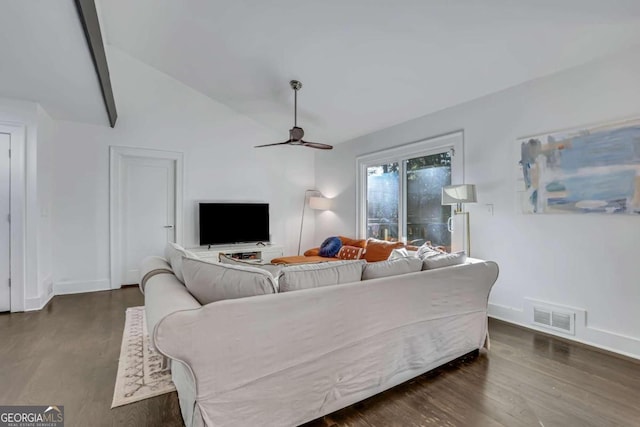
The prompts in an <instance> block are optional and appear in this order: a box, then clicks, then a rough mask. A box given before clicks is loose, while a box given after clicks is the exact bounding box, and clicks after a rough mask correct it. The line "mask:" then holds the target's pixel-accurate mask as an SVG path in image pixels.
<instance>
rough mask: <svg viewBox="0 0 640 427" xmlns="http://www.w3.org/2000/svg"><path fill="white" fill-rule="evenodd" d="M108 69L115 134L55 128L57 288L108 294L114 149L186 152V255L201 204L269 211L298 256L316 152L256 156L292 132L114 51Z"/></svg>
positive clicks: (288, 249)
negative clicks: (233, 203)
mask: <svg viewBox="0 0 640 427" xmlns="http://www.w3.org/2000/svg"><path fill="white" fill-rule="evenodd" d="M108 59H109V67H110V72H111V79H112V84H113V88H114V95H115V98H116V104H117V108H118V115H119V118H118V123H117V125H116V127H115V128H114V129H111V128H109V127H107V126H106V125H105V126H95V125H87V124H80V123H75V122H65V121H60V122H57V124H56V129H55V141H54V147H55V148H54V150H53V156H52V161H53V164H52V170H53V197H52V206H51V214H52V238H53V271H54V287H55V288H56V289H57V290H58V291H60V290H64V291H65V292H75V291H78V292H80V291H86V290H97V289H106V288H108V286H109V283H108V282H109V146H110V145H119V146H130V147H146V148H154V149H165V150H172V151H181V152H184V154H185V156H184V158H185V205H184V206H185V208H184V219H185V224H184V226H185V230H184V236H185V240H184V244H185V246H187V247H189V246H195V245H197V235H196V233H197V224H195V206H196V204H195V203H196V201H197V200H203V199H204V200H242V201H266V202H268V203H270V213H271V234H272V241H273V242H274V243H276V244H282V245H284V246H285V253H286V254H292V253H294V251H295V249H296V248H297V239H298V230H299V229H298V227H299V219H300V216H299V215H300V212H299V211H300V207H301V206H300V205H301V203H302V199H301V198H302V195H303V193H304V189H305V188H312V187H313V184H314V175H313V169H314V159H313V153H312V150H307V149H304V148H301V147H275V148H270V149H259V150H258V149H254V148H252V147H253V146H254V145H257V144H261V143H270V142H278V141H281V140H283V139H284V138H285V137H286V132H287V129H283V130H282V133H276V132H273V131H271V130H269V129H267V128H265V127H264V126H262V125H259V124H257V123H256V122H253V121H251V120H250V119H248V118H246V117H244V116H242V115H240V114H237V113H236V112H234V111H233V110H231V109H229V108H227V107H226V106H224V105H223V104H220V103H218V102H215V101H213V100H211V99H210V98H208V97H205V96H204V95H202V94H200V93H198V92H196V91H194V90H192V89H190V88H189V87H187V86H185V85H183V84H181V83H179V82H178V81H176V80H174V79H172V78H171V77H169V76H167V75H165V74H162V73H160V72H158V71H157V70H155V69H154V68H152V67H149V66H147V65H145V64H143V63H141V62H139V61H138V60H136V59H134V58H132V57H130V56H128V55H127V54H125V53H123V52H121V51H119V50H118V49H116V48H114V47H108ZM105 123H106V118H105ZM310 227H312V224H310Z"/></svg>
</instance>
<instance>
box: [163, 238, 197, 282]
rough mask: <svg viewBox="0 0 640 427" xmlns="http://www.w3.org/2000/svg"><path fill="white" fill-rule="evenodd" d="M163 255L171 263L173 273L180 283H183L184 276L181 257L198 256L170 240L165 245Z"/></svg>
mask: <svg viewBox="0 0 640 427" xmlns="http://www.w3.org/2000/svg"><path fill="white" fill-rule="evenodd" d="M164 257H165V258H166V259H167V261H168V262H169V264H170V265H171V269H172V270H173V274H175V275H176V277H177V278H178V280H180V281H181V282H182V283H184V276H183V274H182V258H183V257H188V258H198V256H197V255H196V254H194V253H193V252H190V251H188V250H186V249H185V248H183V247H182V246H180V245H178V244H177V243H172V242H169V243H167V246H165V248H164Z"/></svg>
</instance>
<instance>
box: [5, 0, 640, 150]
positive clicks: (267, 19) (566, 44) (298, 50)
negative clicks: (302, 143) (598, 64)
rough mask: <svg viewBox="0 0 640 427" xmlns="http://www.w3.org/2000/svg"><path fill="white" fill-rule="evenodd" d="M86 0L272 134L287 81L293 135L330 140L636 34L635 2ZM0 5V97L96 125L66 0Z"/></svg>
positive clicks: (88, 75)
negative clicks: (296, 88) (296, 83)
mask: <svg viewBox="0 0 640 427" xmlns="http://www.w3.org/2000/svg"><path fill="white" fill-rule="evenodd" d="M97 1H98V0H97ZM98 6H99V10H101V21H102V25H103V35H104V36H105V37H106V39H107V42H108V43H109V44H112V45H114V46H116V47H118V48H120V49H121V50H123V51H125V52H127V53H129V54H130V55H132V56H133V57H136V58H138V59H139V60H141V61H143V62H145V63H147V64H149V65H151V66H153V67H155V68H157V69H158V70H160V71H162V72H164V73H166V74H168V75H170V76H172V77H174V78H176V79H178V80H180V81H182V82H183V83H185V84H186V85H188V86H190V87H192V88H194V89H196V90H198V91H200V92H202V93H204V94H206V95H208V96H209V97H211V98H213V99H215V100H217V101H220V102H223V103H225V104H227V105H228V106H230V107H231V108H233V109H235V110H237V111H238V112H241V113H243V114H246V115H247V116H249V117H252V118H253V119H255V120H256V121H258V122H260V123H262V124H264V125H266V126H268V127H271V128H273V129H275V130H277V131H279V132H281V133H282V139H283V140H284V139H286V137H287V136H288V135H287V130H288V129H289V128H290V127H291V125H292V121H293V117H292V109H293V96H292V92H291V89H290V88H289V85H288V81H289V80H290V79H292V78H296V79H299V80H301V81H302V82H303V85H304V87H303V89H302V90H301V92H300V96H299V125H301V126H302V127H304V128H305V131H306V138H305V139H308V140H311V141H318V142H326V143H330V144H335V143H339V142H341V141H345V140H348V139H351V138H353V137H356V136H359V135H362V134H366V133H369V132H372V131H375V130H378V129H381V128H385V127H388V126H391V125H393V124H397V123H400V122H403V121H406V120H409V119H411V118H414V117H418V116H422V115H425V114H428V113H431V112H434V111H438V110H441V109H443V108H447V107H450V106H453V105H456V104H459V103H461V102H465V101H468V100H471V99H474V98H477V97H479V96H482V95H485V94H489V93H492V92H496V91H498V90H501V89H504V88H507V87H509V86H513V85H516V84H519V83H522V82H525V81H527V80H531V79H533V78H536V77H540V76H543V75H547V74H551V73H553V72H556V71H559V70H562V69H566V68H569V67H572V66H575V65H578V64H582V63H584V62H587V61H589V60H592V59H594V58H597V57H599V56H602V55H605V54H607V53H610V52H614V51H617V50H621V49H624V48H627V47H629V46H632V45H634V44H637V43H638V42H637V40H640V1H638V0H607V1H601V0H518V1H513V0H483V1H478V0H456V1H453V0H449V1H447V0H393V1H392V0H324V1H313V0H270V1H265V0H224V1H223V0H188V1H175V0H135V1H131V0H99V3H98ZM0 7H1V11H0V37H1V40H2V43H0V96H5V97H15V98H21V99H30V100H34V101H38V102H40V103H41V104H42V105H43V106H44V107H45V108H46V109H47V110H48V111H49V112H50V113H51V114H52V115H53V116H54V117H56V118H62V119H70V120H77V121H85V122H91V123H101V124H106V123H107V116H106V111H105V109H104V105H103V101H102V97H101V95H100V92H99V87H98V83H97V78H96V76H95V71H94V69H93V64H92V62H91V59H90V56H89V52H88V49H87V46H86V41H85V39H84V34H83V33H82V29H81V27H80V24H79V22H78V18H77V14H76V11H75V6H74V2H73V0H56V1H45V0H29V1H15V0H0ZM168 101H170V100H168ZM116 102H117V98H116ZM265 142H271V141H265Z"/></svg>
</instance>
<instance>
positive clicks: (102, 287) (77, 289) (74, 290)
mask: <svg viewBox="0 0 640 427" xmlns="http://www.w3.org/2000/svg"><path fill="white" fill-rule="evenodd" d="M108 290H111V283H110V281H109V279H100V280H76V281H65V282H55V283H54V284H53V293H54V294H55V295H67V294H80V293H84V292H98V291H108Z"/></svg>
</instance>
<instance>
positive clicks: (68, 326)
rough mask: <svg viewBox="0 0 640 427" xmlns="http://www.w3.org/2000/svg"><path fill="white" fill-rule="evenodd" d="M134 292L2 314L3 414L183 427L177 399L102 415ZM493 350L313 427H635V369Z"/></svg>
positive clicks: (496, 339) (525, 343)
mask: <svg viewBox="0 0 640 427" xmlns="http://www.w3.org/2000/svg"><path fill="white" fill-rule="evenodd" d="M142 304H143V298H142V295H140V292H139V291H138V290H137V288H125V289H121V290H118V291H108V292H97V293H91V294H79V295H65V296H57V297H55V298H54V299H53V300H52V301H51V302H50V303H49V305H48V306H47V307H46V308H45V309H44V310H42V311H39V312H31V313H18V314H2V315H0V338H1V339H0V343H1V344H0V384H1V387H0V405H17V404H38V405H49V404H62V405H64V406H65V415H66V421H67V422H66V425H67V426H154V427H155V426H180V425H182V419H181V417H180V410H179V407H178V400H177V396H176V394H175V393H171V394H167V395H164V396H159V397H155V398H152V399H148V400H145V401H142V402H137V403H134V404H130V405H126V406H123V407H119V408H115V409H110V405H111V399H112V396H113V387H114V381H115V375H116V371H117V366H118V356H119V352H120V342H121V338H122V329H123V327H124V311H125V308H126V307H131V306H136V305H142ZM490 331H491V351H490V352H489V353H485V352H484V351H483V352H481V353H480V355H479V356H478V357H476V358H470V359H467V360H464V361H460V362H457V363H453V364H450V365H447V366H445V367H443V368H440V369H438V370H436V371H434V372H431V373H428V374H425V375H423V376H421V377H418V378H416V379H414V380H412V381H409V382H407V383H405V384H402V385H400V386H398V387H395V388H393V389H391V390H389V391H387V392H385V393H382V394H380V395H377V396H374V397H372V398H370V399H367V400H365V401H363V402H361V403H358V404H356V405H353V406H351V407H349V408H345V409H343V410H341V411H338V412H336V413H333V414H331V415H329V416H326V417H324V418H322V419H318V420H316V421H313V422H311V423H308V424H307V425H306V427H321V426H366V427H369V426H506V427H507V426H508V427H512V426H538V427H540V426H543V427H552V426H563V427H566V426H598V427H600V426H640V363H638V362H635V361H631V360H629V359H625V358H620V357H616V356H613V355H610V354H606V353H603V352H600V351H595V350H593V349H590V348H587V347H585V346H582V345H577V344H573V343H568V342H565V341H562V340H558V339H556V338H552V337H549V336H546V335H543V334H539V333H535V332H532V331H529V330H526V329H521V328H518V327H515V326H511V325H509V324H506V323H503V322H499V321H495V320H491V322H490Z"/></svg>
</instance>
